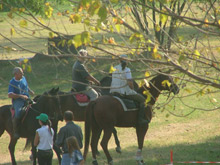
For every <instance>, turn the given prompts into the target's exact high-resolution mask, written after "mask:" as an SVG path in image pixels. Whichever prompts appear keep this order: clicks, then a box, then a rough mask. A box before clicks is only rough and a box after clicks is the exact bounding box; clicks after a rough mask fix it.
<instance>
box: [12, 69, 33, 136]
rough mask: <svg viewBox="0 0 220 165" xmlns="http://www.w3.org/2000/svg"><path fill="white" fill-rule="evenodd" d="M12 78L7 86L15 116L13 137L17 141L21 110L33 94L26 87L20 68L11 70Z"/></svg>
mask: <svg viewBox="0 0 220 165" xmlns="http://www.w3.org/2000/svg"><path fill="white" fill-rule="evenodd" d="M13 74H14V77H13V78H12V79H11V80H10V82H9V86H8V97H9V98H11V99H12V106H13V107H14V109H15V116H14V118H13V120H12V124H13V130H14V137H15V138H16V139H18V138H19V137H20V136H19V125H20V118H21V109H22V107H23V106H24V105H25V102H26V100H28V99H29V98H30V96H29V92H30V94H34V92H33V91H32V90H31V89H30V88H29V87H28V83H27V81H26V78H25V76H24V72H23V70H22V68H20V67H15V68H14V70H13Z"/></svg>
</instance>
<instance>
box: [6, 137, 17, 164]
mask: <svg viewBox="0 0 220 165" xmlns="http://www.w3.org/2000/svg"><path fill="white" fill-rule="evenodd" d="M12 136H13V135H10V138H11V139H10V143H9V146H8V149H9V152H10V155H11V162H12V165H16V164H17V163H16V160H15V155H14V153H15V145H16V143H17V139H15V138H12Z"/></svg>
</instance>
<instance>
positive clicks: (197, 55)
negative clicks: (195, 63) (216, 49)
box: [193, 50, 200, 58]
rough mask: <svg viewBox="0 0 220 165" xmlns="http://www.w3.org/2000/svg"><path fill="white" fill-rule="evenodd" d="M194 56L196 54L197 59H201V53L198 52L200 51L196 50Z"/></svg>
mask: <svg viewBox="0 0 220 165" xmlns="http://www.w3.org/2000/svg"><path fill="white" fill-rule="evenodd" d="M193 54H194V55H196V57H197V58H199V57H200V53H199V51H198V50H195V51H194V53H193Z"/></svg>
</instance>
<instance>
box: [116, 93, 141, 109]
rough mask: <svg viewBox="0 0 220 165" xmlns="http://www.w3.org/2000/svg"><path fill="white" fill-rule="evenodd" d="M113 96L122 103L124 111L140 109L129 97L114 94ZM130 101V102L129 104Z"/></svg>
mask: <svg viewBox="0 0 220 165" xmlns="http://www.w3.org/2000/svg"><path fill="white" fill-rule="evenodd" d="M113 97H114V98H116V99H117V100H118V101H119V102H120V103H121V105H122V107H123V109H124V111H137V110H138V108H137V107H136V105H135V103H134V101H132V100H128V99H121V98H119V97H117V96H113ZM124 101H125V102H127V104H125V103H124ZM128 103H129V105H128Z"/></svg>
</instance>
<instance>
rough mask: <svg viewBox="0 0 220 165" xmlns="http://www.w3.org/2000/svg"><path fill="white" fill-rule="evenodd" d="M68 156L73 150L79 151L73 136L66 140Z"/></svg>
mask: <svg viewBox="0 0 220 165" xmlns="http://www.w3.org/2000/svg"><path fill="white" fill-rule="evenodd" d="M66 143H67V147H68V151H69V154H72V152H73V151H74V150H80V148H79V144H78V141H77V139H76V137H75V136H70V137H68V138H67V139H66Z"/></svg>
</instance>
